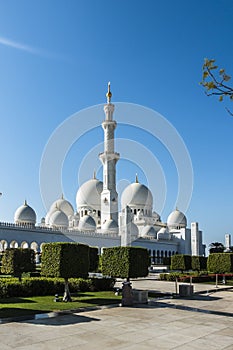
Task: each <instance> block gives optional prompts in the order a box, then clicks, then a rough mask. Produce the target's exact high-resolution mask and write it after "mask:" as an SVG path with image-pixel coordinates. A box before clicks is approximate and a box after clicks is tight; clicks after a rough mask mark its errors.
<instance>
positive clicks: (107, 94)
mask: <svg viewBox="0 0 233 350" xmlns="http://www.w3.org/2000/svg"><path fill="white" fill-rule="evenodd" d="M106 97H107V103H111V98H112V93H111V91H110V81H109V82H108V92H107V93H106Z"/></svg>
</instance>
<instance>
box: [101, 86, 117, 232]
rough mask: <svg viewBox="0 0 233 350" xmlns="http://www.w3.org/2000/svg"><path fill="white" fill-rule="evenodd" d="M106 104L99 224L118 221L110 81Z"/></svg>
mask: <svg viewBox="0 0 233 350" xmlns="http://www.w3.org/2000/svg"><path fill="white" fill-rule="evenodd" d="M106 97H107V104H105V105H104V113H105V120H104V121H103V123H102V128H103V130H104V152H103V153H101V154H100V155H99V158H100V160H101V162H102V164H103V191H102V193H101V226H103V224H104V222H105V221H107V220H110V218H112V219H113V220H114V221H116V223H118V194H117V191H116V163H117V161H118V159H119V158H120V155H119V153H116V152H115V150H114V138H115V136H114V131H115V128H116V126H117V123H116V121H115V120H113V112H114V108H115V106H114V105H113V104H112V103H111V97H112V93H111V89H110V82H109V83H108V91H107V93H106Z"/></svg>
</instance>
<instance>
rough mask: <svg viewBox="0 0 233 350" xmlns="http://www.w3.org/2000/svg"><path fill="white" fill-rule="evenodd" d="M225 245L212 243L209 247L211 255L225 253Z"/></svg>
mask: <svg viewBox="0 0 233 350" xmlns="http://www.w3.org/2000/svg"><path fill="white" fill-rule="evenodd" d="M224 249H225V247H224V245H223V244H222V243H220V242H212V243H210V245H209V253H210V254H211V253H223V252H224Z"/></svg>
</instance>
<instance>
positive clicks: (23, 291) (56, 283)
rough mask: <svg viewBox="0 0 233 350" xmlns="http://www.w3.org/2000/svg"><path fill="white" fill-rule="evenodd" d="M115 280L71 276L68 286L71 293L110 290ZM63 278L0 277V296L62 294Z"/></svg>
mask: <svg viewBox="0 0 233 350" xmlns="http://www.w3.org/2000/svg"><path fill="white" fill-rule="evenodd" d="M114 283H115V280H114V279H113V278H90V279H83V278H71V279H70V280H69V288H70V292H71V293H78V292H88V291H105V290H112V289H113V286H114ZM63 292H64V280H63V279H62V278H50V277H48V278H46V277H41V278H23V279H22V282H19V281H18V279H17V278H0V298H8V297H29V296H38V295H40V296H43V295H54V294H62V293H63Z"/></svg>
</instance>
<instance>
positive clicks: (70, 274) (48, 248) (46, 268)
mask: <svg viewBox="0 0 233 350" xmlns="http://www.w3.org/2000/svg"><path fill="white" fill-rule="evenodd" d="M89 264H90V261H89V247H88V246H87V245H85V244H80V243H68V242H56V243H45V244H43V249H42V255H41V275H42V276H46V277H62V278H64V280H65V292H64V298H63V300H64V301H71V296H70V291H69V286H68V279H69V278H75V277H82V278H86V277H87V276H88V270H89Z"/></svg>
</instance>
